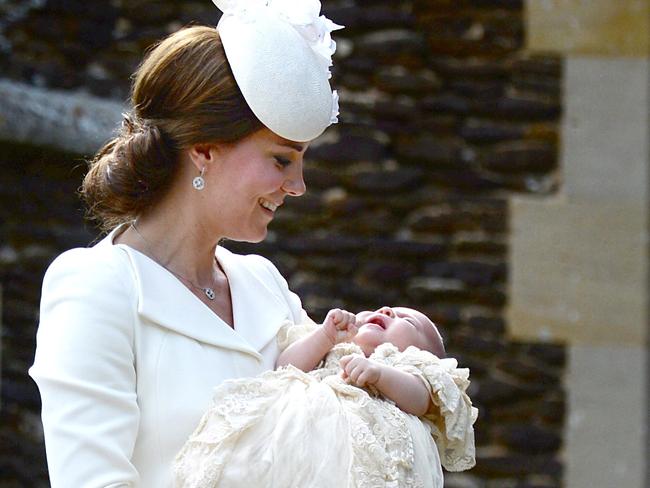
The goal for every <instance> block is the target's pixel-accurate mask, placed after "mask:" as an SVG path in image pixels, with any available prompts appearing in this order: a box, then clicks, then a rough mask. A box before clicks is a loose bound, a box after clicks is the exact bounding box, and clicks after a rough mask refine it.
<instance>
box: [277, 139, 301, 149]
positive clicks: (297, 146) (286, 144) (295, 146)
mask: <svg viewBox="0 0 650 488" xmlns="http://www.w3.org/2000/svg"><path fill="white" fill-rule="evenodd" d="M278 145H280V146H284V147H288V148H291V149H293V150H294V151H298V152H302V151H303V149H304V148H305V147H304V146H303V145H302V144H298V143H296V142H289V141H282V142H278Z"/></svg>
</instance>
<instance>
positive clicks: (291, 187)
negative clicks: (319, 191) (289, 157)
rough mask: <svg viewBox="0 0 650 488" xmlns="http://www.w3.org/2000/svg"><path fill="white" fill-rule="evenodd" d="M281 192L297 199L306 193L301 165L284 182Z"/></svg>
mask: <svg viewBox="0 0 650 488" xmlns="http://www.w3.org/2000/svg"><path fill="white" fill-rule="evenodd" d="M282 190H283V191H284V192H285V193H286V194H287V195H291V196H292V197H299V196H300V195H302V194H303V193H305V191H307V186H306V185H305V179H304V178H303V174H302V165H300V167H299V168H297V169H296V171H294V172H293V173H292V174H290V175H289V177H288V178H287V179H286V180H284V183H283V184H282Z"/></svg>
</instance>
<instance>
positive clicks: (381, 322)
mask: <svg viewBox="0 0 650 488" xmlns="http://www.w3.org/2000/svg"><path fill="white" fill-rule="evenodd" d="M357 327H358V328H359V331H358V332H357V335H356V336H354V338H353V339H352V341H353V342H354V343H355V344H357V345H358V346H359V347H360V348H361V349H362V350H363V352H364V354H365V355H366V356H369V355H370V354H371V353H372V352H373V351H374V350H375V348H376V347H377V346H379V345H380V344H383V343H385V342H390V343H391V344H393V345H394V346H395V347H397V348H398V349H399V350H400V351H403V350H404V349H406V348H407V347H408V346H416V347H419V348H420V349H426V350H429V349H430V347H429V344H430V341H431V334H432V333H434V331H435V327H434V325H433V323H432V322H431V321H430V320H429V319H428V318H427V316H426V315H424V314H422V313H420V312H418V311H417V310H413V309H411V308H405V307H381V308H380V309H379V310H376V311H374V312H369V311H366V312H359V313H358V314H357Z"/></svg>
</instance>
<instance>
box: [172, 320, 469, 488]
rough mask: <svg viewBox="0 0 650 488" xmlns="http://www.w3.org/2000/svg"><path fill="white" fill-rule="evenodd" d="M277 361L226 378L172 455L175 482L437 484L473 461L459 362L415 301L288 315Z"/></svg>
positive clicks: (316, 486)
mask: <svg viewBox="0 0 650 488" xmlns="http://www.w3.org/2000/svg"><path fill="white" fill-rule="evenodd" d="M278 338H279V345H280V349H281V350H282V352H281V353H280V355H279V357H278V361H277V366H278V369H277V370H275V371H269V372H266V373H264V374H262V375H260V376H257V377H255V378H246V379H236V380H229V381H226V382H224V383H223V384H222V385H220V386H219V387H217V388H216V390H215V394H214V398H213V403H212V405H211V406H210V407H209V408H208V410H207V411H206V413H205V414H204V416H203V418H202V419H201V422H200V423H199V426H198V427H197V429H196V430H195V432H194V433H193V434H192V435H191V436H190V438H189V440H188V441H187V442H186V444H185V445H184V447H183V449H182V450H181V452H180V453H179V454H178V456H177V458H176V462H175V466H174V470H175V477H176V486H177V487H185V488H189V487H192V488H198V487H215V486H218V487H240V488H243V487H248V486H260V487H261V486H268V487H274V488H290V487H311V488H321V487H322V488H325V487H337V488H338V487H342V488H343V487H364V488H366V487H374V486H382V487H384V486H396V487H397V486H399V487H431V488H442V486H443V476H442V469H441V464H442V465H443V466H444V467H445V468H447V469H448V470H452V471H461V470H465V469H469V468H471V467H472V466H473V465H474V431H473V427H472V424H473V423H474V421H475V420H476V414H477V411H476V409H475V408H474V407H472V404H471V401H470V399H469V397H468V396H467V394H466V393H465V391H466V389H467V387H468V385H469V380H468V376H469V372H468V370H466V369H459V368H457V363H456V361H455V360H454V359H441V358H442V357H443V356H444V347H443V343H442V339H441V337H440V334H439V333H438V330H437V329H436V327H435V326H434V324H433V323H432V322H431V321H430V320H429V319H428V318H427V317H426V316H425V315H424V314H422V313H420V312H418V311H417V310H413V309H410V308H404V307H382V308H380V309H379V310H377V311H374V312H370V311H366V312H360V313H358V314H357V315H356V316H355V315H353V314H351V313H349V312H346V311H344V310H339V309H334V310H331V311H330V312H329V313H328V314H327V317H326V319H325V321H324V322H323V324H322V325H320V326H319V325H317V324H313V323H312V324H299V325H294V324H287V325H286V326H284V327H283V328H282V330H281V331H280V333H279V335H278Z"/></svg>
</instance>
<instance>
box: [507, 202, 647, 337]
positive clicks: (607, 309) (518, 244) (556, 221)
mask: <svg viewBox="0 0 650 488" xmlns="http://www.w3.org/2000/svg"><path fill="white" fill-rule="evenodd" d="M511 212H512V220H511V222H512V223H511V225H512V235H511V278H510V282H509V288H510V289H509V296H510V304H509V308H508V312H507V315H508V323H509V326H510V327H509V330H510V334H511V335H512V336H513V337H514V338H518V339H523V340H532V341H536V340H555V341H558V340H569V341H572V342H573V343H575V344H605V343H611V344H639V343H646V341H647V340H648V335H647V327H646V325H645V324H647V320H648V316H647V307H648V296H647V267H648V262H647V231H646V226H647V212H646V209H645V208H644V207H642V206H641V203H639V204H635V205H616V204H610V205H606V204H598V205H596V204H569V203H566V202H564V201H562V200H561V199H557V200H554V201H546V202H539V201H535V200H528V199H523V198H518V199H515V200H513V202H512V210H511ZM587 251H588V252H587ZM642 324H643V325H642Z"/></svg>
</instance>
